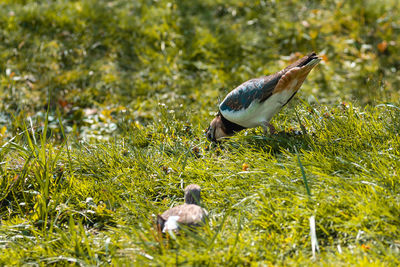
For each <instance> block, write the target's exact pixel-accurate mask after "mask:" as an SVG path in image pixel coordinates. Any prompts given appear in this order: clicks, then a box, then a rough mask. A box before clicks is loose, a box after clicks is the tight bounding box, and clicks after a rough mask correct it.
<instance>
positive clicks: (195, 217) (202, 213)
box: [157, 184, 207, 233]
mask: <svg viewBox="0 0 400 267" xmlns="http://www.w3.org/2000/svg"><path fill="white" fill-rule="evenodd" d="M200 191H201V188H200V186H198V185H197V184H191V185H188V186H187V187H186V188H185V204H182V205H179V206H176V207H173V208H171V209H169V210H167V211H165V212H164V213H163V214H161V215H157V227H158V229H159V230H160V231H162V232H163V233H165V232H171V231H174V232H176V231H177V230H179V226H180V225H186V226H189V227H192V226H199V225H201V224H202V223H204V222H205V218H206V216H207V211H206V210H205V209H203V208H202V207H200V206H199V204H200V199H201V198H200Z"/></svg>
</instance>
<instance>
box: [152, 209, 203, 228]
mask: <svg viewBox="0 0 400 267" xmlns="http://www.w3.org/2000/svg"><path fill="white" fill-rule="evenodd" d="M173 216H176V218H174V220H176V221H177V222H178V223H181V224H187V225H191V224H199V223H201V222H202V221H203V220H204V217H205V216H206V214H205V212H204V210H203V209H202V208H201V207H200V206H198V205H195V204H182V205H179V206H176V207H173V208H171V209H169V210H167V211H165V212H164V213H163V214H162V215H160V217H161V218H163V219H164V220H165V221H168V220H169V219H170V218H171V217H173Z"/></svg>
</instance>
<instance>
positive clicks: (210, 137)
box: [206, 125, 217, 142]
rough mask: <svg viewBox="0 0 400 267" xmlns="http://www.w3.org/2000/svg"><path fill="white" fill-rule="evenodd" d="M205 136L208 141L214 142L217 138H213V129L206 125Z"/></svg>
mask: <svg viewBox="0 0 400 267" xmlns="http://www.w3.org/2000/svg"><path fill="white" fill-rule="evenodd" d="M206 137H207V140H208V141H210V142H216V141H217V140H216V139H215V129H214V128H213V127H211V125H210V126H208V128H207V131H206Z"/></svg>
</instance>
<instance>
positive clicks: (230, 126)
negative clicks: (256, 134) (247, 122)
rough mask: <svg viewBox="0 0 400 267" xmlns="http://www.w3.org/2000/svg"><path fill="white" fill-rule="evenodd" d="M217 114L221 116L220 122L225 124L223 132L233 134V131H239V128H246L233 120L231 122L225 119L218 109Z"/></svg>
mask: <svg viewBox="0 0 400 267" xmlns="http://www.w3.org/2000/svg"><path fill="white" fill-rule="evenodd" d="M218 114H219V115H220V116H221V120H222V123H223V124H224V126H225V130H226V131H225V132H226V133H227V134H234V133H235V132H239V131H241V130H244V129H246V127H243V126H241V125H239V124H237V123H234V122H231V121H229V120H227V119H226V118H225V117H224V116H222V114H221V112H220V111H218Z"/></svg>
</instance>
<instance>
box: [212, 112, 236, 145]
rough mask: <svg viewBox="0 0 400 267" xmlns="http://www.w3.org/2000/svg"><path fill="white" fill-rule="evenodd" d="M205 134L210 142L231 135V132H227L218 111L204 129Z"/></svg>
mask: <svg viewBox="0 0 400 267" xmlns="http://www.w3.org/2000/svg"><path fill="white" fill-rule="evenodd" d="M206 136H207V139H208V140H209V141H211V142H217V141H218V140H219V139H221V138H223V137H227V136H231V134H228V133H227V130H226V127H225V125H224V122H223V121H222V118H221V114H220V113H218V114H217V116H216V117H215V118H214V119H213V120H212V121H211V123H210V126H209V127H208V129H207V131H206Z"/></svg>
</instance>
